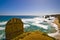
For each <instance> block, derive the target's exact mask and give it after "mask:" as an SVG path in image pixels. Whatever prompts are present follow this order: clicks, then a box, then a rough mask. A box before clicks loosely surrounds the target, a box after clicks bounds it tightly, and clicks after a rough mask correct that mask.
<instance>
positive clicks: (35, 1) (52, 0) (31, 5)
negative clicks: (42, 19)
mask: <svg viewBox="0 0 60 40" xmlns="http://www.w3.org/2000/svg"><path fill="white" fill-rule="evenodd" d="M48 13H49V14H53V13H60V0H0V15H8V14H9V15H10V14H11V15H27V14H29V15H30V14H31V15H32V14H37V15H39V14H42V15H43V14H48Z"/></svg>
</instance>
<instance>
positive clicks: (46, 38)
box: [12, 31, 55, 40]
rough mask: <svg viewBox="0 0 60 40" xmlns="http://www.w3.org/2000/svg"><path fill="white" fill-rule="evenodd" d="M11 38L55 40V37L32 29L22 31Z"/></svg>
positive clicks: (17, 39) (20, 39)
mask: <svg viewBox="0 0 60 40" xmlns="http://www.w3.org/2000/svg"><path fill="white" fill-rule="evenodd" d="M12 40H55V38H52V37H50V36H48V35H47V34H45V33H43V32H40V31H34V32H26V33H23V34H21V35H19V36H17V37H16V38H14V39H12Z"/></svg>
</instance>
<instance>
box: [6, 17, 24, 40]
mask: <svg viewBox="0 0 60 40" xmlns="http://www.w3.org/2000/svg"><path fill="white" fill-rule="evenodd" d="M23 29H24V28H23V22H22V21H21V19H18V18H12V19H11V20H9V21H8V22H7V24H6V28H5V32H6V33H5V34H6V40H11V39H13V38H15V37H17V36H18V35H20V34H22V33H23V32H24V31H23Z"/></svg>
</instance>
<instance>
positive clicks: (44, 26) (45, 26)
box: [32, 23, 48, 29]
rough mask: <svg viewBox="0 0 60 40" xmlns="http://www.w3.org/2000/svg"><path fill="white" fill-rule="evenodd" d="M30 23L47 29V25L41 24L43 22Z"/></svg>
mask: <svg viewBox="0 0 60 40" xmlns="http://www.w3.org/2000/svg"><path fill="white" fill-rule="evenodd" d="M32 25H36V26H38V27H42V28H44V29H48V26H47V25H43V24H36V23H33V24H32Z"/></svg>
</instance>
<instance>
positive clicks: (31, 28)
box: [0, 16, 55, 40]
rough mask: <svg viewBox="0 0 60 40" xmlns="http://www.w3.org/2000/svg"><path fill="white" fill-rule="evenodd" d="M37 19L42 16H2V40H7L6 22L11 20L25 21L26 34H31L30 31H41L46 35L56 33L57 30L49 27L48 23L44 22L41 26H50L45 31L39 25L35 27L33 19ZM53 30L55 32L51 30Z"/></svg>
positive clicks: (0, 35)
mask: <svg viewBox="0 0 60 40" xmlns="http://www.w3.org/2000/svg"><path fill="white" fill-rule="evenodd" d="M36 17H41V16H0V40H5V26H6V22H7V21H9V20H10V19H11V18H20V19H22V20H23V23H24V25H25V26H24V31H25V32H30V31H35V30H39V31H42V32H45V33H52V32H53V31H55V28H53V27H52V26H51V25H49V24H48V23H47V22H42V23H41V24H43V25H46V26H48V29H44V28H42V27H39V26H37V25H34V23H35V22H34V20H33V21H32V19H34V18H36ZM51 29H53V31H52V30H51Z"/></svg>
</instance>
